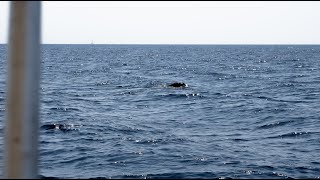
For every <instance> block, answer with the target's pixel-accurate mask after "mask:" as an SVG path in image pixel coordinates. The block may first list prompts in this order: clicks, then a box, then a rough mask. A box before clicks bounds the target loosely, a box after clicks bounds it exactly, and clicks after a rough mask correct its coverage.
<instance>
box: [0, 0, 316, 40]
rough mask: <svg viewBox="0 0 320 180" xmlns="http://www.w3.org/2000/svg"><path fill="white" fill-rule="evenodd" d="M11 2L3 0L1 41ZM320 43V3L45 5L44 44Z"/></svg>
mask: <svg viewBox="0 0 320 180" xmlns="http://www.w3.org/2000/svg"><path fill="white" fill-rule="evenodd" d="M8 19H9V2H3V1H1V2H0V43H6V42H7V38H8V37H7V35H8ZM92 41H93V42H94V43H95V44H320V1H308V2H304V1H299V2H297V1H291V2H290V1H282V2H281V1H280V2H279V1H267V2H264V1H256V2H252V1H221V2H219V1H184V2H183V1H127V2H126V1H111V2H110V1H96V2H91V1H90V2H89V1H87V2H80V1H79V2H74V1H73V2H63V1H60V2H58V1H57V2H52V1H47V2H42V43H44V44H90V43H91V42H92Z"/></svg>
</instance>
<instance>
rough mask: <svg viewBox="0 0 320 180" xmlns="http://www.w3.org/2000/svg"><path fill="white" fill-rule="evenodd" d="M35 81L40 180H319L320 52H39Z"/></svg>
mask: <svg viewBox="0 0 320 180" xmlns="http://www.w3.org/2000/svg"><path fill="white" fill-rule="evenodd" d="M7 52H8V49H7V46H6V45H0V68H1V71H0V133H1V136H0V162H3V160H4V155H3V154H4V129H5V112H6V109H5V107H6V93H7V92H6V88H7V87H6V84H7V78H8V77H7V67H8V59H7V57H8V56H7ZM40 78H41V82H40V89H39V93H40V107H39V115H40V119H39V120H40V122H39V123H40V124H39V176H40V178H62V179H63V178H65V179H69V178H70V179H77V178H92V179H104V178H106V179H109V178H111V179H120V178H121V179H126V178H127V179H166V178H168V179H172V178H178V179H193V178H200V179H247V178H251V179H252V178H254V179H267V178H271V179H279V178H281V179H286V178H298V179H300V178H320V129H319V128H320V45H165V44H163V45H134V44H131V45H130V44H118V45H117V44H114V45H111V44H110V45H102V44H101V45H98V44H83V45H81V44H78V45H76V44H44V45H42V47H41V77H40ZM175 82H180V83H185V84H187V86H185V87H172V86H170V84H172V83H175ZM3 166H4V165H3V163H1V165H0V167H1V168H2V169H3Z"/></svg>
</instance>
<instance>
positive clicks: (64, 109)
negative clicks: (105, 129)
mask: <svg viewBox="0 0 320 180" xmlns="http://www.w3.org/2000/svg"><path fill="white" fill-rule="evenodd" d="M50 110H54V111H81V110H80V109H78V108H62V107H55V108H50Z"/></svg>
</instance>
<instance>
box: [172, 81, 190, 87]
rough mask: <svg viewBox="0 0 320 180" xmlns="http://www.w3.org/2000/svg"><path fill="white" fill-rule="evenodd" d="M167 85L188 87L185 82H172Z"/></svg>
mask: <svg viewBox="0 0 320 180" xmlns="http://www.w3.org/2000/svg"><path fill="white" fill-rule="evenodd" d="M168 86H169V87H178V88H179V87H188V84H186V83H181V82H174V83H172V84H169V85H168Z"/></svg>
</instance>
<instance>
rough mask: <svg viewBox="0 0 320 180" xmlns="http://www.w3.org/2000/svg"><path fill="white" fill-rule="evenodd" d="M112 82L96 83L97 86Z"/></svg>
mask: <svg viewBox="0 0 320 180" xmlns="http://www.w3.org/2000/svg"><path fill="white" fill-rule="evenodd" d="M108 84H110V83H109V82H100V83H95V84H94V85H95V86H104V85H108Z"/></svg>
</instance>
